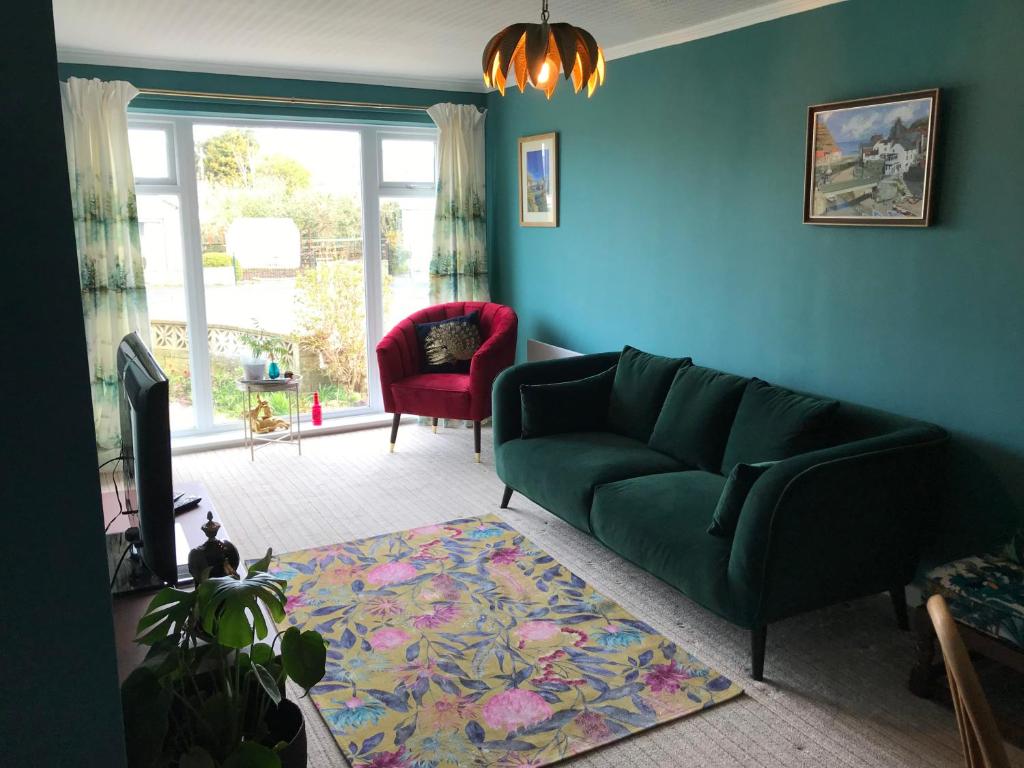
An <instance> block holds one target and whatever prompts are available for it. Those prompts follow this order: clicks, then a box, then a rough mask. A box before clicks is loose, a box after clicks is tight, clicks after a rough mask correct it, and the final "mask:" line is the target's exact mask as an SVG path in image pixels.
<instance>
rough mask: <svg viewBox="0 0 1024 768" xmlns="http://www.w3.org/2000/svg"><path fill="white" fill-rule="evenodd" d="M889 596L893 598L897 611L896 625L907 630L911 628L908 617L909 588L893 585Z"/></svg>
mask: <svg viewBox="0 0 1024 768" xmlns="http://www.w3.org/2000/svg"><path fill="white" fill-rule="evenodd" d="M889 597H890V598H892V609H893V611H895V613H896V626H897V627H899V628H900V629H902V630H903V631H904V632H905V631H907V630H908V629H910V620H909V618H908V617H907V590H906V588H905V587H903V586H898V587H893V588H892V589H890V590H889Z"/></svg>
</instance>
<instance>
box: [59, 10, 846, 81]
mask: <svg viewBox="0 0 1024 768" xmlns="http://www.w3.org/2000/svg"><path fill="white" fill-rule="evenodd" d="M840 1H841V0H550V3H549V4H550V8H551V20H552V21H567V22H570V23H572V24H575V25H576V26H581V27H584V28H586V29H588V30H589V31H590V32H591V33H593V34H594V36H595V37H596V38H597V40H598V43H599V44H600V45H601V46H602V47H603V48H604V50H605V53H606V55H607V58H609V59H614V58H618V57H621V56H628V55H630V54H633V53H639V52H641V51H645V50H651V49H653V48H660V47H663V46H665V45H674V44H676V43H681V42H686V41H688V40H693V39H696V38H698V37H706V36H708V35H712V34H717V33H719V32H725V31H728V30H730V29H736V28H739V27H743V26H748V25H750V24H756V23H758V22H761V21H767V20H769V19H773V18H778V17H779V16H785V15H787V14H790V13H798V12H800V11H805V10H809V9H811V8H817V7H820V6H822V5H828V4H830V3H833V2H840ZM540 5H541V3H540V0H476V2H474V1H473V0H455V1H454V2H452V1H451V0H447V1H445V0H360V1H358V2H356V1H355V0H53V10H54V24H55V27H56V32H57V46H58V57H59V58H60V60H61V61H64V62H78V63H90V64H116V65H123V66H141V67H152V68H161V69H179V70H186V71H206V72H220V73H225V74H252V75H266V76H278V77H293V78H300V79H318V80H319V79H322V80H331V81H339V82H345V81H348V82H369V83H382V84H395V85H411V86H420V87H441V88H455V89H459V90H483V83H482V82H481V79H480V56H481V54H482V52H483V47H484V44H485V43H486V42H487V40H488V39H489V38H490V37H491V35H493V34H494V33H496V32H497V31H498V30H500V29H501V28H502V27H504V26H506V25H508V24H511V23H513V22H519V21H531V22H532V21H539V20H540Z"/></svg>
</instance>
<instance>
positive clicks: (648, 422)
mask: <svg viewBox="0 0 1024 768" xmlns="http://www.w3.org/2000/svg"><path fill="white" fill-rule="evenodd" d="M689 364H690V358H688V357H682V358H680V357H662V356H661V355H652V354H650V353H648V352H641V351H640V350H639V349H635V348H633V347H630V346H628V345H627V346H626V347H625V348H623V350H622V355H621V357H620V358H619V364H618V366H616V368H615V381H614V382H613V383H612V394H611V400H610V401H609V403H608V428H609V429H610V430H611V431H612V432H617V433H618V434H620V435H625V436H626V437H631V438H633V439H634V440H639V441H641V442H644V443H646V442H647V441H648V440H649V439H650V437H651V430H652V429H654V422H656V421H657V420H658V414H659V413H661V406H662V404H663V403H664V402H665V395H666V394H667V393H668V388H669V387H670V386H672V379H673V377H674V376H675V375H676V371H678V370H679V366H680V365H689Z"/></svg>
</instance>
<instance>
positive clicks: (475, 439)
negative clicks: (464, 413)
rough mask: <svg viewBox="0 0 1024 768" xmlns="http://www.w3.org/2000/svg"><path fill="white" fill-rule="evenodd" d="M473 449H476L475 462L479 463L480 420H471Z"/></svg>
mask: <svg viewBox="0 0 1024 768" xmlns="http://www.w3.org/2000/svg"><path fill="white" fill-rule="evenodd" d="M473 450H474V451H476V463H477V464H479V463H480V422H479V421H474V422H473Z"/></svg>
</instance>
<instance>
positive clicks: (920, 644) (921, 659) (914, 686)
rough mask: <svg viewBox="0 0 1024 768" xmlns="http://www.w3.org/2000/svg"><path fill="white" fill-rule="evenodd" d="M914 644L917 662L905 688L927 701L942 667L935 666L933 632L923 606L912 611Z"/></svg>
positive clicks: (930, 621)
mask: <svg viewBox="0 0 1024 768" xmlns="http://www.w3.org/2000/svg"><path fill="white" fill-rule="evenodd" d="M914 643H915V645H916V646H917V661H916V663H915V664H914V668H913V669H911V670H910V679H909V680H908V681H907V688H909V689H910V692H911V693H912V694H914V695H915V696H920V697H921V698H922V699H928V698H931V695H932V693H933V692H934V687H935V678H936V677H938V676H939V675H940V674H941V671H942V667H941V666H937V665H936V664H935V630H934V629H933V628H932V620H931V618H930V617H929V616H928V611H927V609H926V608H925V607H924V606H923V605H919V606H918V607H917V608H915V609H914Z"/></svg>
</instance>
